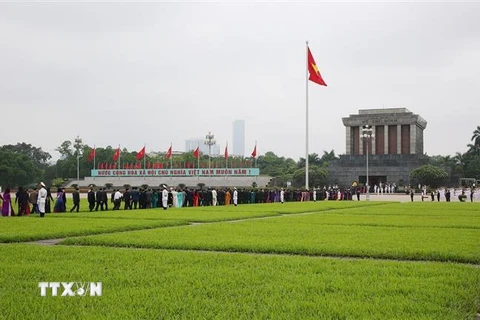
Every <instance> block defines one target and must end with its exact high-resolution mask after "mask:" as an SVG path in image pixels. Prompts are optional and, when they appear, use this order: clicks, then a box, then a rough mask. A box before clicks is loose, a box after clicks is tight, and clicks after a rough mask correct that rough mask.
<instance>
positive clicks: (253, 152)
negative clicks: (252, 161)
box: [252, 143, 257, 158]
mask: <svg viewBox="0 0 480 320" xmlns="http://www.w3.org/2000/svg"><path fill="white" fill-rule="evenodd" d="M256 156H257V144H256V143H255V148H253V151H252V158H255V157H256Z"/></svg>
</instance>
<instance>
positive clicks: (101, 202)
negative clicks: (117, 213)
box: [95, 188, 104, 211]
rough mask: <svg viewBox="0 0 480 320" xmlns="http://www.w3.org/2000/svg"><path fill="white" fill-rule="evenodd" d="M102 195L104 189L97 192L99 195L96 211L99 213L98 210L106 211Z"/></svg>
mask: <svg viewBox="0 0 480 320" xmlns="http://www.w3.org/2000/svg"><path fill="white" fill-rule="evenodd" d="M102 193H103V192H102V188H100V189H98V190H97V194H96V195H95V198H96V199H97V206H96V207H95V211H98V208H100V211H103V210H104V208H103V195H102Z"/></svg>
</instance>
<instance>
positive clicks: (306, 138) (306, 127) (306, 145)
mask: <svg viewBox="0 0 480 320" xmlns="http://www.w3.org/2000/svg"><path fill="white" fill-rule="evenodd" d="M305 44H306V59H307V60H306V63H305V67H306V70H305V74H306V77H305V107H306V108H305V189H307V190H308V40H307V41H305Z"/></svg>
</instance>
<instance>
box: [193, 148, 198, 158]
mask: <svg viewBox="0 0 480 320" xmlns="http://www.w3.org/2000/svg"><path fill="white" fill-rule="evenodd" d="M199 148H200V147H197V149H195V150H194V151H193V156H194V157H195V158H197V159H198V158H199V157H200V149H199Z"/></svg>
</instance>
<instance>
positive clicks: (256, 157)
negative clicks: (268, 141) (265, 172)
mask: <svg viewBox="0 0 480 320" xmlns="http://www.w3.org/2000/svg"><path fill="white" fill-rule="evenodd" d="M257 159H258V150H257V140H255V168H256V167H257Z"/></svg>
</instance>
